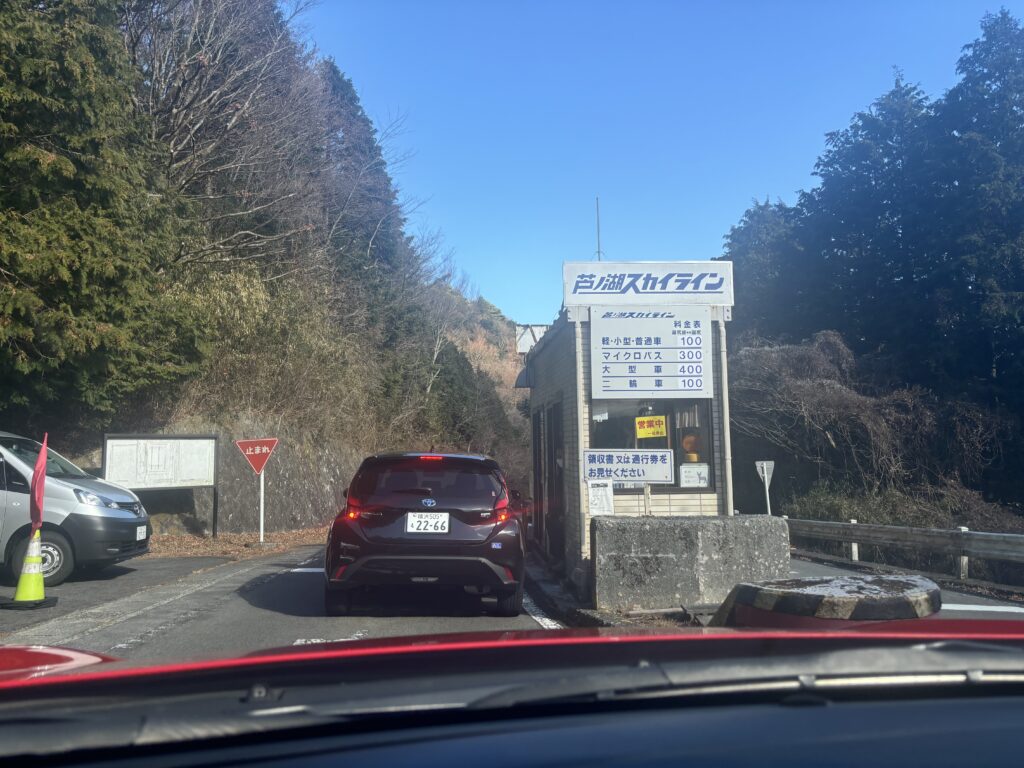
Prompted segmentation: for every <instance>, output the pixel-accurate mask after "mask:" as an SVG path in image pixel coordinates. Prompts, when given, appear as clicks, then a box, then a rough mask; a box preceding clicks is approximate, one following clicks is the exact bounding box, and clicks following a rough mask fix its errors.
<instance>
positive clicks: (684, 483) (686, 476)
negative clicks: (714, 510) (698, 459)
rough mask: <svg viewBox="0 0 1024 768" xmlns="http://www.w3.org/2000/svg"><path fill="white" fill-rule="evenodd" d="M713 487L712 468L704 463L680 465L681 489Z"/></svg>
mask: <svg viewBox="0 0 1024 768" xmlns="http://www.w3.org/2000/svg"><path fill="white" fill-rule="evenodd" d="M710 485H711V466H710V465H709V464H703V463H687V464H680V465H679V487H680V488H708V487H709V486H710Z"/></svg>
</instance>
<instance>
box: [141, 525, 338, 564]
mask: <svg viewBox="0 0 1024 768" xmlns="http://www.w3.org/2000/svg"><path fill="white" fill-rule="evenodd" d="M264 539H265V544H264V545H263V546H258V545H257V544H258V542H259V534H258V533H221V534H219V535H218V536H217V538H216V539H211V538H209V537H203V536H194V535H191V534H168V533H163V534H160V533H155V534H153V537H152V538H151V539H150V541H149V554H148V555H145V557H227V558H230V559H232V560H244V559H246V558H249V557H259V556H260V555H266V554H270V553H273V552H284V551H285V550H288V549H291V548H293V547H298V546H303V545H309V544H323V543H324V542H325V541H327V526H321V527H317V528H303V529H300V530H297V531H275V532H273V533H268V534H266V535H265V536H264Z"/></svg>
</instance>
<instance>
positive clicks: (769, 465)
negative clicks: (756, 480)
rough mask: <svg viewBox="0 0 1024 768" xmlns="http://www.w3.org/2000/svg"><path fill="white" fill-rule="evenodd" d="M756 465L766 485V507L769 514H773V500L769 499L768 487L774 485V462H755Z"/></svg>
mask: <svg viewBox="0 0 1024 768" xmlns="http://www.w3.org/2000/svg"><path fill="white" fill-rule="evenodd" d="M754 464H755V465H756V466H757V474H759V475H760V476H761V482H763V483H764V505H765V507H767V508H768V514H769V515H771V513H772V500H771V499H770V498H769V497H768V486H769V485H771V484H772V472H774V471H775V462H774V461H755V462H754Z"/></svg>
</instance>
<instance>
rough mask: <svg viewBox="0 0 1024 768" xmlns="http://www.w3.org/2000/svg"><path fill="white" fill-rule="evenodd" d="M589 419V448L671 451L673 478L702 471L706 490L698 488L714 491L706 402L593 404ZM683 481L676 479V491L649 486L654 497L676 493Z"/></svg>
mask: <svg viewBox="0 0 1024 768" xmlns="http://www.w3.org/2000/svg"><path fill="white" fill-rule="evenodd" d="M590 418H591V422H590V447H591V448H620V449H644V448H662V449H664V448H671V449H672V451H673V452H674V456H675V463H676V471H677V475H678V474H679V467H680V466H686V465H693V466H694V467H702V466H703V465H706V467H707V470H706V472H704V473H703V475H702V476H704V477H708V479H707V484H706V485H704V483H701V485H703V490H711V489H713V487H714V478H713V473H712V468H713V466H714V459H713V457H712V446H713V445H714V443H713V441H712V435H711V401H710V400H595V401H594V402H593V403H592V405H591V413H590ZM692 474H693V473H687V476H688V477H690V476H691V475H692ZM682 479H683V478H680V477H677V478H676V484H675V486H676V487H674V488H673V487H659V486H653V487H652V491H654V492H670V491H676V492H678V491H679V490H680V486H681V485H683V487H685V484H683V483H681V480H682ZM694 490H697V488H694Z"/></svg>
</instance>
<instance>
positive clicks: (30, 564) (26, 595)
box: [0, 528, 57, 611]
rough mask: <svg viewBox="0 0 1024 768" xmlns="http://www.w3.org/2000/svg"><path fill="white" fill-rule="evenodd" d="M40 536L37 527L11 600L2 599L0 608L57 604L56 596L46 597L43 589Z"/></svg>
mask: <svg viewBox="0 0 1024 768" xmlns="http://www.w3.org/2000/svg"><path fill="white" fill-rule="evenodd" d="M41 542H42V538H41V537H40V535H39V529H38V528H37V529H36V530H34V531H32V536H31V537H30V538H29V540H28V549H27V550H26V551H25V561H24V562H23V563H22V564H21V576H19V577H18V588H17V589H16V590H14V599H13V600H3V601H2V602H0V608H9V609H14V610H23V611H24V610H29V609H32V608H48V607H49V606H51V605H56V604H57V598H56V597H49V598H48V597H46V594H45V591H44V589H43V554H42V551H41Z"/></svg>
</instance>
